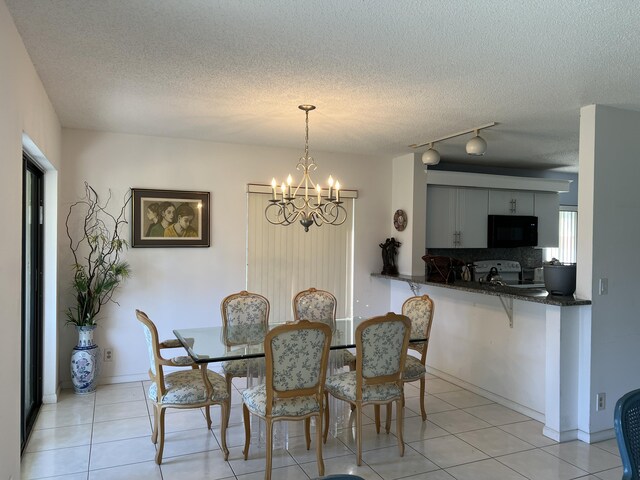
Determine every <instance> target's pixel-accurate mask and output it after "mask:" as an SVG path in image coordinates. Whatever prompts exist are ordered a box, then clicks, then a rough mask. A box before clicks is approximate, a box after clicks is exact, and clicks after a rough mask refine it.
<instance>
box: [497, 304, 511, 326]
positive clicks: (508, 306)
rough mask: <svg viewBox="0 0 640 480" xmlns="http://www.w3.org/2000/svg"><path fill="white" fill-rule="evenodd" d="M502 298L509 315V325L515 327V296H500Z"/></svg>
mask: <svg viewBox="0 0 640 480" xmlns="http://www.w3.org/2000/svg"><path fill="white" fill-rule="evenodd" d="M498 298H499V299H500V303H502V306H503V308H504V311H505V312H506V314H507V317H509V327H510V328H513V298H510V297H507V298H505V297H502V296H500V297H498Z"/></svg>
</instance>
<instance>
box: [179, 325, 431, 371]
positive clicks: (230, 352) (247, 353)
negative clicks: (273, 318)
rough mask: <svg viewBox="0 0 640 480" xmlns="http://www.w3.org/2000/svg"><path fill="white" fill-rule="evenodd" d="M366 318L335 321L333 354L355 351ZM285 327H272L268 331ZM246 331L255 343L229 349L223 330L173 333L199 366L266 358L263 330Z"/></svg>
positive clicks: (210, 329)
mask: <svg viewBox="0 0 640 480" xmlns="http://www.w3.org/2000/svg"><path fill="white" fill-rule="evenodd" d="M365 320H368V318H367V317H353V318H339V319H337V320H336V328H335V331H334V332H333V335H332V336H331V350H338V349H342V348H355V346H356V340H355V338H356V337H355V333H356V329H357V328H358V325H360V324H361V323H362V322H364V321H365ZM278 325H282V324H270V325H269V329H272V328H275V327H277V326H278ZM235 328H238V329H243V331H242V332H239V333H242V335H244V337H242V338H251V339H255V342H253V341H252V342H251V343H244V344H238V345H227V344H225V342H224V338H225V336H224V329H223V327H222V326H213V327H201V328H180V329H176V330H174V331H173V333H174V335H175V336H176V338H177V339H178V340H179V341H180V343H181V344H182V346H183V347H184V348H185V349H186V350H187V352H188V353H189V356H190V357H191V358H193V360H194V361H195V362H196V363H209V362H223V361H227V360H239V359H242V358H257V357H264V336H265V334H266V332H265V331H264V327H262V326H257V325H252V326H250V327H249V328H251V331H249V332H247V331H246V329H247V326H246V325H245V326H238V327H235ZM234 337H241V335H234V332H233V331H231V330H229V329H228V330H227V335H226V338H234ZM426 340H427V339H426V338H421V337H415V338H411V340H410V341H411V342H412V343H413V342H418V343H419V342H424V341H426Z"/></svg>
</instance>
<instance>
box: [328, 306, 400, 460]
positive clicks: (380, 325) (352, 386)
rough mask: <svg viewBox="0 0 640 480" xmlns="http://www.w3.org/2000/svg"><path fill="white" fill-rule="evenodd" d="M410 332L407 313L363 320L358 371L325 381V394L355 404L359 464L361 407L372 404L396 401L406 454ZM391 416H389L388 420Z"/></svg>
mask: <svg viewBox="0 0 640 480" xmlns="http://www.w3.org/2000/svg"><path fill="white" fill-rule="evenodd" d="M410 332H411V321H410V320H409V319H408V318H407V317H405V316H404V315H397V314H395V313H387V314H386V315H384V316H380V317H374V318H371V319H369V320H366V321H364V322H362V323H361V324H360V325H359V326H358V328H357V329H356V370H355V372H344V373H340V374H338V375H332V376H330V377H329V378H327V381H326V382H325V397H328V395H329V394H331V395H333V396H334V397H336V398H338V399H340V400H344V401H346V402H349V403H350V404H352V405H355V413H356V444H357V448H358V450H357V456H356V461H357V464H358V465H361V464H362V408H363V407H364V406H365V405H370V404H373V405H374V406H378V407H379V406H380V405H391V404H392V402H396V421H397V432H396V433H397V436H398V447H399V449H400V456H401V457H402V456H404V441H403V439H402V428H403V419H402V418H403V417H402V403H403V401H404V393H403V388H402V372H403V371H404V366H405V360H406V358H407V345H408V343H409V334H410ZM328 405H329V402H328V398H325V424H324V441H325V442H326V441H327V434H328V433H329V409H328ZM378 415H379V410H378ZM389 419H390V415H389V416H388V417H387V421H389ZM378 420H379V419H378Z"/></svg>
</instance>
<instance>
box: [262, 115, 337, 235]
mask: <svg viewBox="0 0 640 480" xmlns="http://www.w3.org/2000/svg"><path fill="white" fill-rule="evenodd" d="M298 108H299V109H300V110H304V112H305V117H306V119H305V121H306V128H305V134H304V157H300V160H298V165H296V169H297V170H300V171H301V172H302V179H301V180H300V182H299V183H298V186H295V182H294V180H293V178H291V175H289V176H288V177H287V182H286V183H285V182H282V184H281V186H280V191H279V192H278V183H277V182H276V179H275V177H274V178H273V179H272V180H271V190H272V195H273V197H272V198H271V199H270V200H269V203H270V204H269V205H268V206H267V208H266V209H265V212H264V214H265V217H266V218H267V220H268V221H269V223H272V224H273V225H284V226H287V225H291V224H292V223H294V222H296V221H298V220H299V221H300V224H301V225H302V226H303V227H304V231H305V232H308V231H309V227H310V226H311V225H313V224H316V225H317V226H318V227H319V226H321V225H323V224H325V223H326V224H328V225H342V224H343V223H344V221H345V220H346V219H347V211H346V210H345V208H344V207H343V206H342V202H341V201H340V182H338V181H336V182H335V183H334V181H333V177H331V175H329V180H328V182H327V184H328V185H329V188H328V189H327V190H326V195H325V194H324V191H323V189H322V187H321V186H320V184H319V183H313V180H312V179H311V175H310V172H312V171H314V170H315V169H316V168H317V167H316V164H315V161H314V160H313V157H311V156H309V112H310V111H311V110H314V109H315V108H316V107H315V106H314V105H300V106H299V107H298ZM292 184H293V185H292Z"/></svg>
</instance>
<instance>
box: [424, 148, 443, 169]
mask: <svg viewBox="0 0 640 480" xmlns="http://www.w3.org/2000/svg"><path fill="white" fill-rule="evenodd" d="M422 163H424V164H425V165H437V164H438V163H440V152H438V151H437V150H436V149H435V148H433V143H430V144H429V150H427V151H426V152H424V153H423V154H422Z"/></svg>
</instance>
